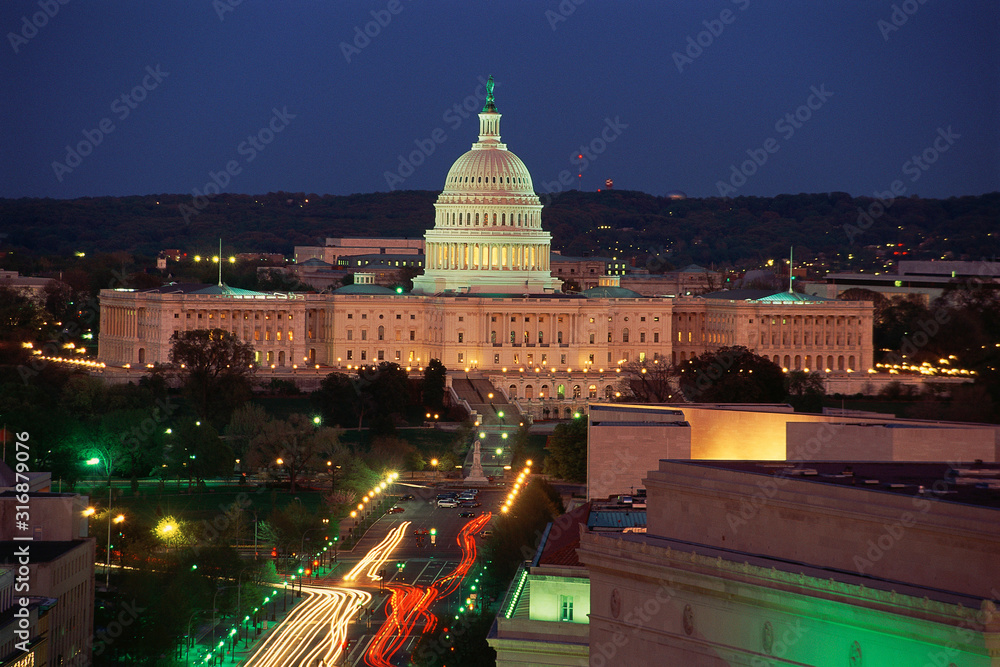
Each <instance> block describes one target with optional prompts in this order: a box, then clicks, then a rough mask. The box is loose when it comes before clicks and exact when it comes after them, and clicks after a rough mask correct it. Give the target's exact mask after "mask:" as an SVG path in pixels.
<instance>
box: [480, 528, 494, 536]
mask: <svg viewBox="0 0 1000 667" xmlns="http://www.w3.org/2000/svg"><path fill="white" fill-rule="evenodd" d="M492 535H493V531H492V530H489V529H486V530H484V531H482V532H481V533H479V537H491V536H492Z"/></svg>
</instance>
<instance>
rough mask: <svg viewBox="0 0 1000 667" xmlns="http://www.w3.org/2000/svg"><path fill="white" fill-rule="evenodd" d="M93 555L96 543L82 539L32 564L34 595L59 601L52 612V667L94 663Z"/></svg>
mask: <svg viewBox="0 0 1000 667" xmlns="http://www.w3.org/2000/svg"><path fill="white" fill-rule="evenodd" d="M94 554H95V547H94V540H93V539H87V540H80V542H79V544H78V545H77V546H76V547H74V548H73V549H72V550H70V551H69V552H67V553H65V554H64V555H62V556H61V557H59V558H56V559H54V560H52V561H49V562H46V563H36V564H33V565H31V568H32V573H31V582H32V587H31V594H32V595H41V596H45V597H52V598H56V599H57V600H58V601H57V602H56V604H55V606H54V607H53V608H52V610H51V611H49V644H48V652H49V659H50V664H51V665H53V666H55V665H64V666H65V667H86V666H88V665H90V664H91V652H92V651H91V644H92V640H93V632H94ZM60 658H61V659H62V662H60Z"/></svg>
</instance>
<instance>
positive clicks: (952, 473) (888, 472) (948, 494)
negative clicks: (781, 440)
mask: <svg viewBox="0 0 1000 667" xmlns="http://www.w3.org/2000/svg"><path fill="white" fill-rule="evenodd" d="M664 460H669V461H670V462H671V463H681V464H686V465H694V466H700V467H707V468H721V469H724V470H732V471H735V472H745V473H750V474H754V475H768V476H776V475H780V476H782V477H784V478H787V479H796V480H802V481H804V482H811V483H814V484H834V485H837V486H851V487H855V488H857V489H860V490H866V491H881V492H885V493H896V494H902V495H907V496H914V497H926V498H930V499H934V500H939V501H944V502H953V503H960V504H964V505H974V506H977V507H984V508H991V509H1000V463H970V464H968V465H956V464H953V463H925V462H898V461H893V462H882V461H875V462H869V461H860V462H858V461H855V462H851V461H692V460H687V459H664Z"/></svg>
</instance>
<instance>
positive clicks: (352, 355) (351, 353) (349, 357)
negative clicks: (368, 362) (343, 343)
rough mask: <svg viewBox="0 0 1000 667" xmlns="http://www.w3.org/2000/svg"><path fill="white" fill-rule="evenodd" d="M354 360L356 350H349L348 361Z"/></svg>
mask: <svg viewBox="0 0 1000 667" xmlns="http://www.w3.org/2000/svg"><path fill="white" fill-rule="evenodd" d="M353 358H354V350H348V351H347V360H348V361H350V360H351V359H353Z"/></svg>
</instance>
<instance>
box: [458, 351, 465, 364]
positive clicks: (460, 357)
mask: <svg viewBox="0 0 1000 667" xmlns="http://www.w3.org/2000/svg"><path fill="white" fill-rule="evenodd" d="M458 363H460V364H464V363H465V353H464V352H459V353H458Z"/></svg>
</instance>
